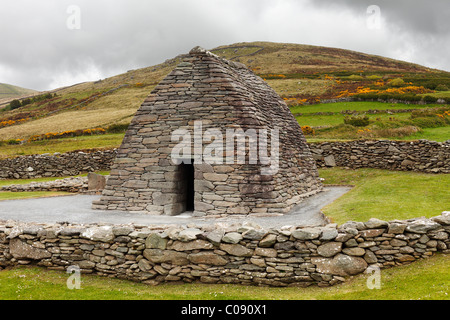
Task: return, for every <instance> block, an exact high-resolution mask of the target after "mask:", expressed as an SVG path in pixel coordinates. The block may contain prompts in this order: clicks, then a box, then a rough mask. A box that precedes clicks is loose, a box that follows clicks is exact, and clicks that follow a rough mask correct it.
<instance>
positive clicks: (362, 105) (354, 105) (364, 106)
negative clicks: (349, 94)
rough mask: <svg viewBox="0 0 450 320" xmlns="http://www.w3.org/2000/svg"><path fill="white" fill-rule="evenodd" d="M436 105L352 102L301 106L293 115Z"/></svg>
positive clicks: (433, 105)
mask: <svg viewBox="0 0 450 320" xmlns="http://www.w3.org/2000/svg"><path fill="white" fill-rule="evenodd" d="M437 106H440V105H436V104H426V105H423V104H417V105H414V104H405V103H385V102H378V101H376V102H370V101H352V102H335V103H319V104H314V105H299V106H294V107H292V108H291V112H292V113H293V114H296V113H315V112H341V111H345V110H352V111H367V110H375V109H376V110H388V109H422V108H430V107H437Z"/></svg>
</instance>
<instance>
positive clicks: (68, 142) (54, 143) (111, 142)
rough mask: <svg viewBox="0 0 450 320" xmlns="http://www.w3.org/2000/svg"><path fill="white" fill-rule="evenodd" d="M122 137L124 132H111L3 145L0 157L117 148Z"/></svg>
mask: <svg viewBox="0 0 450 320" xmlns="http://www.w3.org/2000/svg"><path fill="white" fill-rule="evenodd" d="M123 137H124V133H113V134H103V135H93V136H79V137H73V138H62V139H54V140H43V141H33V142H29V143H27V144H13V145H3V146H0V159H1V158H9V157H16V156H22V155H30V154H43V153H55V152H69V151H74V150H84V149H94V148H117V147H119V146H120V144H121V143H122V140H123Z"/></svg>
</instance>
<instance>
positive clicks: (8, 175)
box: [0, 149, 117, 179]
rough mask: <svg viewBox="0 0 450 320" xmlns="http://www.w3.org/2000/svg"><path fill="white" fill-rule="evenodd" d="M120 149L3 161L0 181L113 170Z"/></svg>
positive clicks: (0, 167) (35, 156)
mask: <svg viewBox="0 0 450 320" xmlns="http://www.w3.org/2000/svg"><path fill="white" fill-rule="evenodd" d="M116 154H117V150H116V149H111V150H92V151H85V152H83V151H73V152H67V153H53V154H35V155H29V156H20V157H16V158H8V159H3V160H0V179H32V178H42V177H63V176H76V175H79V174H80V173H85V172H93V171H106V170H110V168H111V166H112V163H113V162H114V158H115V157H116Z"/></svg>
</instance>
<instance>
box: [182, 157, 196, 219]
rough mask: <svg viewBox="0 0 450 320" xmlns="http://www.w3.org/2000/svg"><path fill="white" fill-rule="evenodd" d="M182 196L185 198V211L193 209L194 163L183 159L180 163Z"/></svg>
mask: <svg viewBox="0 0 450 320" xmlns="http://www.w3.org/2000/svg"><path fill="white" fill-rule="evenodd" d="M180 172H181V183H182V187H181V190H182V193H184V194H183V198H185V200H184V201H185V205H186V211H194V194H195V193H194V164H193V161H185V162H183V163H182V164H180Z"/></svg>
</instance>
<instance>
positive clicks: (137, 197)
mask: <svg viewBox="0 0 450 320" xmlns="http://www.w3.org/2000/svg"><path fill="white" fill-rule="evenodd" d="M194 121H201V122H202V126H203V128H202V129H203V132H204V131H206V130H207V129H208V128H218V129H220V130H221V132H222V133H223V135H224V138H225V130H226V129H235V128H241V129H242V130H244V131H246V130H247V129H255V130H257V131H258V129H266V130H267V132H268V137H267V144H268V150H269V151H270V148H271V136H270V133H271V132H272V131H271V130H272V129H278V130H279V135H280V137H279V144H280V149H279V170H278V172H276V173H273V174H271V175H262V174H261V167H262V165H261V163H259V162H258V163H257V164H249V161H248V157H247V158H246V162H245V164H236V163H233V164H226V163H225V161H224V163H223V164H206V163H204V162H203V163H201V164H196V163H194V170H195V181H194V190H195V202H194V209H195V213H196V214H206V215H217V214H250V213H280V212H281V213H284V212H288V211H289V210H290V209H291V208H292V207H293V205H294V204H297V203H298V202H300V201H301V199H302V198H304V196H305V195H311V194H314V193H316V192H319V191H320V190H321V188H322V185H321V183H320V180H319V176H318V172H317V169H316V164H315V161H314V159H313V158H312V156H311V153H310V151H309V148H308V145H307V144H306V140H305V138H304V136H303V134H302V132H301V129H300V127H299V125H298V123H297V121H296V120H295V118H294V117H293V115H292V114H291V113H290V110H289V108H288V107H287V105H286V104H285V103H284V101H283V99H281V98H280V97H279V96H278V95H277V94H276V93H275V91H273V90H272V88H270V87H269V86H268V85H267V84H266V82H264V81H263V80H262V79H261V78H260V77H258V76H256V75H255V74H254V73H253V72H252V71H250V70H249V69H248V68H247V67H246V66H244V65H243V64H239V63H235V62H232V61H227V60H225V59H223V58H220V57H218V56H216V55H214V54H212V53H210V52H208V51H206V50H204V49H201V48H198V47H196V48H194V49H193V50H191V52H190V54H189V55H188V57H187V58H185V59H184V62H182V63H181V64H179V65H178V66H177V68H176V69H175V70H173V71H172V72H171V73H170V74H169V75H168V76H167V77H166V78H165V79H164V80H163V81H161V82H160V83H159V84H158V85H157V86H156V88H155V89H154V90H153V91H152V92H151V94H150V95H149V96H148V97H147V98H146V99H145V101H144V103H143V104H142V106H141V107H140V109H139V110H138V111H137V113H136V115H135V117H134V119H133V120H132V122H131V125H130V126H129V129H128V131H127V133H126V134H125V137H124V140H123V143H122V145H121V147H120V148H119V149H118V153H117V158H116V160H115V162H114V165H113V166H112V169H111V175H110V178H109V180H108V184H107V186H106V188H105V190H104V191H103V194H102V197H101V199H100V200H98V201H95V202H94V204H93V208H94V209H102V210H128V211H134V212H141V213H148V214H165V215H174V214H179V213H181V212H183V211H185V209H186V205H185V196H184V192H183V191H182V189H183V188H184V187H185V186H184V185H183V183H182V182H181V172H180V168H179V166H177V165H176V164H174V162H173V161H172V159H171V152H172V150H173V148H174V147H175V146H176V144H177V143H178V141H177V142H173V141H171V135H172V133H173V132H174V131H175V130H176V129H186V130H188V131H189V132H190V133H191V136H192V137H193V136H194V135H193V134H194V132H193V126H194ZM224 144H225V141H224ZM248 149H249V148H248V145H247V146H246V150H245V153H246V156H248V151H249V150H248ZM227 152H230V150H226V148H225V147H224V153H225V154H227ZM231 152H234V153H232V155H235V154H236V151H233V150H231ZM224 159H225V157H224Z"/></svg>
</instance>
